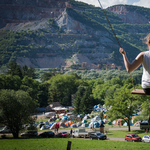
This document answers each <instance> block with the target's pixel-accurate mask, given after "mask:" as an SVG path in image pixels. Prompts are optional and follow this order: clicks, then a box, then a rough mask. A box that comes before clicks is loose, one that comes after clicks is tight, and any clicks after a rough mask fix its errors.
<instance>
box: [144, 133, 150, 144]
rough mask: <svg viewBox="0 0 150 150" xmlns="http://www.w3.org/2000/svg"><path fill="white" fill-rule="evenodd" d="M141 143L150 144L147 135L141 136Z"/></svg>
mask: <svg viewBox="0 0 150 150" xmlns="http://www.w3.org/2000/svg"><path fill="white" fill-rule="evenodd" d="M142 142H144V143H145V142H150V136H149V135H145V136H143V138H142Z"/></svg>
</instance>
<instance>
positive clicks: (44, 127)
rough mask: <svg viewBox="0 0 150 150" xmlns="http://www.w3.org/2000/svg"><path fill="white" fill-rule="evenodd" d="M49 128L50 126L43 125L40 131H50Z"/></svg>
mask: <svg viewBox="0 0 150 150" xmlns="http://www.w3.org/2000/svg"><path fill="white" fill-rule="evenodd" d="M49 128H50V126H49V125H43V126H42V127H41V128H40V130H44V129H49Z"/></svg>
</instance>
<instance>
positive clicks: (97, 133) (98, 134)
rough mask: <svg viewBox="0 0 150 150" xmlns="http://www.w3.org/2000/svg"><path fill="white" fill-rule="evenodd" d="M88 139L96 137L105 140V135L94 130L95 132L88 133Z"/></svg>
mask: <svg viewBox="0 0 150 150" xmlns="http://www.w3.org/2000/svg"><path fill="white" fill-rule="evenodd" d="M90 139H91V140H93V139H97V140H106V139H107V136H106V135H105V134H102V133H100V132H96V133H91V134H90Z"/></svg>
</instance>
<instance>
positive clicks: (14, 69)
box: [7, 62, 22, 79]
mask: <svg viewBox="0 0 150 150" xmlns="http://www.w3.org/2000/svg"><path fill="white" fill-rule="evenodd" d="M8 66H9V67H8V71H7V74H9V75H12V76H14V75H18V76H19V77H20V78H21V79H22V71H21V68H20V66H19V65H18V64H17V63H16V62H10V63H9V64H8Z"/></svg>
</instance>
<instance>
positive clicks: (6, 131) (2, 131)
mask: <svg viewBox="0 0 150 150" xmlns="http://www.w3.org/2000/svg"><path fill="white" fill-rule="evenodd" d="M4 133H11V131H10V129H9V128H8V127H7V126H5V127H4V128H3V129H2V130H0V134H4Z"/></svg>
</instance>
